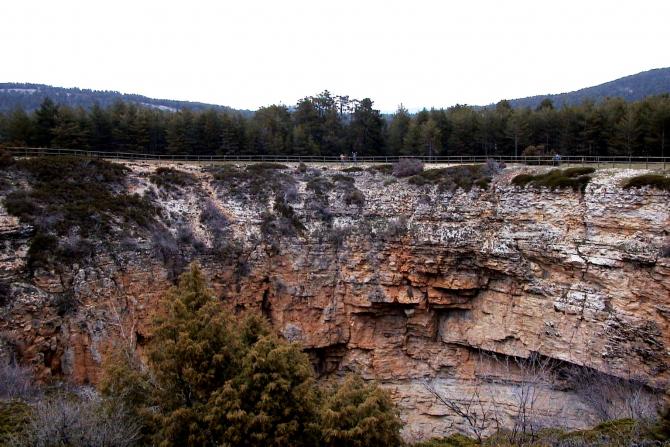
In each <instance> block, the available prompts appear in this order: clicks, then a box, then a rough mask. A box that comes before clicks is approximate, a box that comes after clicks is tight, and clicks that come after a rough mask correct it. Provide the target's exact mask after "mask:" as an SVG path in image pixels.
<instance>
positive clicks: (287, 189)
mask: <svg viewBox="0 0 670 447" xmlns="http://www.w3.org/2000/svg"><path fill="white" fill-rule="evenodd" d="M283 189H284V191H283V192H284V201H285V202H286V203H294V202H296V201H297V200H298V197H299V196H298V188H297V187H296V185H295V183H289V184H287V185H285V186H284V188H283Z"/></svg>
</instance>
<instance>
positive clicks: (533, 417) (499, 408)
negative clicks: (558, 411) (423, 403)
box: [424, 352, 556, 445]
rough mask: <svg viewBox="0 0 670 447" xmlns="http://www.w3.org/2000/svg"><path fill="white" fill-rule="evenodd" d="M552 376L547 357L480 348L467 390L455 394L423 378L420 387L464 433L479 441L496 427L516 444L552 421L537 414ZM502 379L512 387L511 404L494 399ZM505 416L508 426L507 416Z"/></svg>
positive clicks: (544, 399)
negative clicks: (482, 349) (497, 351)
mask: <svg viewBox="0 0 670 447" xmlns="http://www.w3.org/2000/svg"><path fill="white" fill-rule="evenodd" d="M501 373H502V376H501ZM501 377H502V378H501ZM510 378H512V379H510ZM553 379H554V365H553V364H552V362H551V360H550V359H548V358H543V357H540V356H537V355H531V356H530V357H529V358H517V357H510V356H497V355H496V354H493V353H484V352H480V353H479V355H478V359H477V366H476V373H475V376H474V378H473V379H472V381H471V383H470V384H469V385H467V386H466V387H464V389H465V390H467V391H466V392H465V393H464V394H460V395H459V397H458V398H452V397H450V396H448V395H446V394H444V393H442V392H440V391H438V390H437V388H436V387H435V385H434V383H428V382H426V383H424V387H425V388H426V389H427V390H428V391H429V392H430V393H431V394H432V395H433V396H434V397H435V398H436V399H437V401H438V402H440V403H441V404H443V405H444V406H445V407H446V408H447V409H448V410H449V411H450V412H451V413H453V414H454V415H455V416H456V417H458V418H460V419H461V422H463V423H464V424H465V426H466V427H467V428H468V432H469V433H468V434H469V435H470V436H474V437H475V438H477V440H478V441H479V442H481V441H482V439H483V438H484V436H486V435H488V434H490V433H493V432H496V431H498V432H500V434H502V435H503V436H504V437H505V438H506V442H508V443H509V444H511V445H520V444H522V443H523V442H525V441H527V440H529V439H530V440H533V439H535V437H536V435H537V433H538V432H539V430H540V429H542V428H545V427H546V426H548V425H551V424H552V423H555V422H556V421H555V420H553V419H552V420H548V419H547V418H551V416H548V415H547V414H546V411H544V412H542V413H543V414H542V415H540V413H541V412H540V407H542V406H544V405H542V404H543V403H545V402H544V401H546V400H547V399H548V394H547V393H546V392H547V390H548V389H549V388H550V386H551V383H552V382H553ZM503 380H504V384H505V385H507V386H511V387H512V396H513V401H512V403H511V404H510V402H504V403H503V402H499V401H497V400H496V395H497V393H496V391H495V389H494V387H495V385H496V384H498V383H503ZM510 380H511V382H510ZM506 415H508V416H506ZM509 416H511V426H510V425H509V422H508V419H507V418H508V417H509ZM504 427H509V430H504V431H501V429H502V428H504Z"/></svg>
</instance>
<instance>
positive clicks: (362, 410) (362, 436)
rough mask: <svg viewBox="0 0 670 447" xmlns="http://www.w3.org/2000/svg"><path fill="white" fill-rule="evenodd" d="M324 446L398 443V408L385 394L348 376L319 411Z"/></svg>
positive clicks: (394, 444)
mask: <svg viewBox="0 0 670 447" xmlns="http://www.w3.org/2000/svg"><path fill="white" fill-rule="evenodd" d="M320 425H321V427H320V428H321V433H322V440H323V442H322V445H323V446H324V447H375V446H401V445H403V442H402V439H401V438H400V429H401V428H402V423H401V421H400V418H399V415H398V411H397V409H396V408H395V405H394V404H393V401H392V400H391V398H390V397H389V395H388V393H387V392H385V391H384V390H382V389H381V388H379V387H377V386H376V385H374V384H366V383H365V382H364V381H363V380H362V379H361V378H360V377H359V376H355V375H349V376H347V377H346V378H345V380H344V381H343V383H342V384H341V385H340V386H338V387H337V388H334V389H332V390H330V392H329V393H328V396H327V397H326V399H325V400H324V402H323V404H322V406H321V410H320Z"/></svg>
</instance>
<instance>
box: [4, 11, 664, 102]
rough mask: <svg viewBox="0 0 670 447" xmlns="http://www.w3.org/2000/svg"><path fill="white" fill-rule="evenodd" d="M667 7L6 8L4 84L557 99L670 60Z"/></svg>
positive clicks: (259, 97) (166, 91) (207, 95)
mask: <svg viewBox="0 0 670 447" xmlns="http://www.w3.org/2000/svg"><path fill="white" fill-rule="evenodd" d="M669 17H670V1H669V0H654V1H645V0H637V1H617V0H609V1H590V0H580V1H572V0H570V1H566V0H560V1H558V0H556V1H551V2H549V1H538V0H532V1H530V0H529V1H525V0H524V1H515V0H507V1H503V0H474V1H473V0H468V1H464V0H460V1H448V0H443V1H439V0H435V1H427V0H411V1H409V0H406V1H393V0H385V1H367V0H356V1H349V0H337V1H321V0H311V1H291V0H282V1H277V0H274V1H270V0H267V1H261V0H239V1H223V0H220V1H199V0H188V1H178V2H177V1H155V2H153V1H144V0H133V1H126V0H115V1H92V0H81V1H79V0H73V1H70V0H59V1H54V0H45V1H35V0H4V1H3V2H2V4H1V5H0V42H2V46H1V53H0V82H36V83H45V84H51V85H56V86H63V87H81V88H93V89H101V90H118V91H121V92H124V93H139V94H143V95H147V96H150V97H156V98H169V99H183V100H193V101H202V102H209V103H216V104H225V105H229V106H232V107H236V108H249V109H255V108H257V107H259V106H263V105H269V104H272V103H284V104H294V103H295V102H296V100H297V99H299V98H301V97H304V96H308V95H312V94H316V93H318V92H320V91H322V90H324V89H328V90H330V91H331V92H332V93H335V94H348V95H350V96H352V97H355V98H363V97H370V98H372V100H373V101H375V105H376V106H377V107H378V108H380V109H381V110H383V111H393V110H395V109H396V106H397V105H398V104H400V103H403V104H404V105H405V106H406V107H408V108H410V109H416V108H421V107H424V106H426V107H431V106H435V107H446V106H450V105H453V104H456V103H467V104H488V103H491V102H496V101H498V100H499V99H502V98H516V97H523V96H530V95H535V94H542V93H558V92H563V91H569V90H575V89H579V88H581V87H586V86H590V85H595V84H599V83H602V82H605V81H609V80H612V79H615V78H618V77H622V76H625V75H629V74H634V73H638V72H640V71H644V70H648V69H651V68H658V67H666V66H670V51H669V50H668V48H669V47H668V45H669V44H670V26H668V18H669Z"/></svg>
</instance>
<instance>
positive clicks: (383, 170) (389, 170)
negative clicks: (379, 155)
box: [367, 164, 393, 175]
mask: <svg viewBox="0 0 670 447" xmlns="http://www.w3.org/2000/svg"><path fill="white" fill-rule="evenodd" d="M367 170H368V172H372V173H373V174H377V173H380V174H384V175H391V174H393V165H390V164H385V165H375V166H370V167H369V168H368V169H367Z"/></svg>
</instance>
